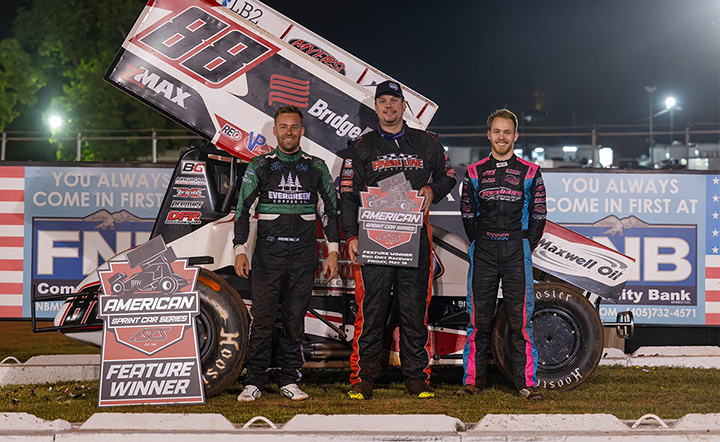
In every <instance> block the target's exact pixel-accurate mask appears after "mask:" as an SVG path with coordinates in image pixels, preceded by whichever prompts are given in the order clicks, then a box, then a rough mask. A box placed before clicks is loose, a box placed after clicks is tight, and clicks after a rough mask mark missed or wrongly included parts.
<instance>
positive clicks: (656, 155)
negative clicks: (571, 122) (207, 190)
mask: <svg viewBox="0 0 720 442" xmlns="http://www.w3.org/2000/svg"><path fill="white" fill-rule="evenodd" d="M430 129H431V130H433V131H435V132H437V133H438V134H439V136H440V137H441V139H442V140H443V142H444V144H445V145H446V146H450V151H451V155H450V157H451V159H452V160H453V162H454V163H456V164H469V163H470V162H473V161H475V160H477V158H479V157H482V156H485V155H487V153H488V152H489V151H490V144H489V141H488V140H487V138H486V131H487V127H486V126H434V127H430ZM519 133H520V137H519V139H518V142H517V143H516V147H520V148H522V149H523V150H524V152H525V156H527V157H528V158H532V151H533V149H535V148H536V147H537V146H543V148H544V149H545V151H546V154H545V157H546V158H565V159H568V158H567V157H568V155H567V154H566V152H563V147H566V146H568V145H572V146H579V148H578V151H577V152H575V155H571V156H570V157H571V158H570V160H571V161H578V160H579V158H580V157H581V156H583V157H584V158H586V159H588V160H590V161H589V164H591V165H592V166H593V167H596V166H597V165H598V164H599V155H598V153H599V151H600V149H602V148H603V147H604V146H608V145H610V144H612V145H618V146H620V147H618V148H617V149H618V151H619V153H620V151H621V150H622V149H623V147H622V146H628V145H632V146H634V148H635V150H636V151H637V148H638V147H640V148H641V149H642V150H643V151H644V152H647V154H646V156H647V157H648V159H647V162H648V163H649V164H657V163H658V162H661V161H663V160H666V159H668V158H670V156H672V157H674V158H677V157H680V158H682V159H684V161H685V162H686V163H688V162H690V160H691V159H702V158H707V159H709V160H710V162H709V164H710V166H709V167H710V168H711V169H713V168H720V123H693V124H688V125H687V126H685V127H683V128H679V129H678V130H673V128H671V127H669V126H656V129H655V130H654V131H653V132H650V131H649V130H648V127H647V126H639V125H600V124H593V125H585V126H555V127H539V126H530V125H521V126H520V128H519ZM651 134H652V138H653V143H652V146H651V145H650V143H649V139H650V137H651ZM676 138H677V139H676ZM663 139H665V140H667V141H668V142H667V143H660V142H658V140H663ZM51 140H52V141H51ZM117 140H147V141H148V149H147V151H146V152H147V153H141V154H139V155H138V157H142V159H143V160H149V161H151V162H153V163H155V162H157V161H158V141H159V140H187V141H188V142H198V141H200V140H202V138H201V137H199V136H197V135H195V134H192V133H190V132H188V131H183V130H171V129H166V130H155V129H144V130H114V131H99V130H92V131H91V130H87V131H77V132H76V133H75V135H74V136H69V135H66V136H58V137H55V136H51V135H49V134H48V133H47V132H11V131H8V132H2V145H1V149H0V161H5V160H6V151H7V149H8V146H9V145H11V144H12V145H19V144H21V143H25V142H42V141H45V142H47V143H48V145H49V146H53V145H54V144H53V142H55V141H74V142H75V144H76V148H77V155H76V158H75V160H76V161H80V160H81V158H82V147H83V143H84V142H92V141H117ZM673 141H674V142H673ZM90 148H91V149H92V145H90ZM620 156H623V155H622V154H621V155H616V157H620ZM27 159H30V158H24V160H27Z"/></svg>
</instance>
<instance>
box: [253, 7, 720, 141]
mask: <svg viewBox="0 0 720 442" xmlns="http://www.w3.org/2000/svg"><path fill="white" fill-rule="evenodd" d="M267 4H268V5H270V6H272V7H273V8H275V9H277V10H278V11H279V12H281V13H283V14H285V15H287V16H288V17H290V18H292V19H294V20H295V21H297V22H298V23H300V24H302V25H304V26H305V27H307V28H309V29H311V30H313V31H314V32H316V33H318V34H319V35H321V36H323V37H325V38H327V39H328V40H330V41H332V42H334V43H335V44H337V45H338V46H340V47H342V48H344V49H346V50H347V51H349V52H351V53H352V54H354V55H356V56H357V57H359V58H361V59H363V60H365V61H366V62H368V63H370V64H371V65H374V66H375V67H377V68H378V69H380V70H382V71H384V72H385V73H387V74H389V75H391V76H393V77H395V78H397V79H398V80H400V81H402V82H403V83H405V84H407V85H408V86H410V87H412V88H413V89H415V90H416V91H418V92H420V93H421V94H423V95H425V96H427V97H428V98H430V99H432V100H434V101H435V102H436V103H438V105H439V106H440V109H439V110H438V113H437V114H436V116H435V118H434V120H433V125H474V124H478V123H480V122H481V120H483V119H484V118H485V117H486V116H487V114H488V113H489V112H490V111H491V110H492V109H495V108H497V107H500V106H504V105H509V106H511V108H512V109H513V110H516V111H518V112H519V111H521V110H523V109H521V108H520V107H522V106H527V107H532V106H533V105H534V104H535V99H534V98H533V93H534V92H535V91H540V92H542V94H544V97H545V110H546V111H547V112H548V113H549V114H548V115H547V120H548V123H554V124H571V123H572V122H573V111H574V112H575V121H576V122H577V124H590V123H598V124H611V123H612V124H615V123H637V124H647V119H648V94H647V92H646V91H645V86H647V85H655V86H656V87H657V92H656V93H655V98H656V101H657V106H658V110H659V109H660V108H661V107H662V103H663V102H664V100H665V98H666V97H667V96H668V95H674V96H676V97H677V99H678V105H679V106H681V107H682V108H683V109H682V110H681V111H676V112H675V121H676V127H681V126H684V124H685V123H686V122H688V121H692V122H718V120H720V26H719V22H720V0H603V1H587V0H579V1H557V0H545V1H537V0H534V1H524V0H521V1H476V2H465V1H464V2H458V1H455V2H409V1H396V2H382V3H380V2H373V1H370V2H339V1H314V2H299V1H282V0H268V1H267ZM308 5H312V6H308ZM659 118H662V117H659ZM665 118H668V117H667V116H665ZM662 122H663V121H658V123H662ZM666 124H667V122H666Z"/></svg>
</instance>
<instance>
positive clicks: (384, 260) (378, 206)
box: [357, 173, 425, 267]
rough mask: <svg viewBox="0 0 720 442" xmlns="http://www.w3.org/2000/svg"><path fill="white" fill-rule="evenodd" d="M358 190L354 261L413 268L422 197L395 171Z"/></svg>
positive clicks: (414, 265)
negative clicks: (358, 200)
mask: <svg viewBox="0 0 720 442" xmlns="http://www.w3.org/2000/svg"><path fill="white" fill-rule="evenodd" d="M378 185H379V187H368V188H367V191H366V192H360V197H361V199H362V207H360V211H359V213H358V221H359V222H360V231H359V232H358V248H359V249H360V253H359V255H358V258H357V260H358V262H360V263H363V264H380V265H389V266H399V267H417V265H418V253H419V250H420V236H419V235H418V232H420V230H421V229H422V225H423V213H422V210H421V209H422V205H423V202H424V201H425V198H424V197H422V196H419V195H418V193H417V190H413V189H412V187H410V183H409V182H408V181H407V180H406V179H405V175H404V174H402V173H399V174H397V175H393V176H391V177H390V178H386V179H384V180H381V181H378Z"/></svg>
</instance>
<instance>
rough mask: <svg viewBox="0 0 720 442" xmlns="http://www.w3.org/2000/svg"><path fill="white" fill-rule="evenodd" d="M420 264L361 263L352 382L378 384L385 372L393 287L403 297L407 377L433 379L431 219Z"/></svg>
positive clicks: (402, 342)
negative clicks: (382, 367)
mask: <svg viewBox="0 0 720 442" xmlns="http://www.w3.org/2000/svg"><path fill="white" fill-rule="evenodd" d="M420 235H421V236H420V254H419V257H418V267H417V268H412V267H391V266H380V265H370V264H366V265H362V266H357V267H356V270H355V301H356V303H357V307H358V312H357V316H356V318H355V336H354V339H353V353H352V356H351V358H350V365H351V369H352V373H351V374H350V383H351V384H353V385H354V384H356V383H357V382H360V381H363V382H367V383H369V384H370V385H374V383H375V380H376V379H377V378H378V377H379V376H380V365H381V358H382V352H383V336H384V335H385V331H386V330H385V328H386V326H387V322H388V316H389V315H390V311H391V307H392V299H391V293H394V295H395V296H397V297H398V299H397V302H398V307H399V308H398V322H399V325H400V364H401V371H402V374H403V376H404V377H405V378H406V379H421V380H423V381H425V382H427V383H429V382H430V360H431V357H432V355H431V354H430V334H429V331H428V327H427V312H428V305H429V304H430V297H431V295H432V279H431V278H432V265H433V262H432V256H431V252H430V250H431V246H430V237H429V235H428V229H427V225H424V226H423V228H422V231H421V233H420Z"/></svg>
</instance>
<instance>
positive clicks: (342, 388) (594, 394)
mask: <svg viewBox="0 0 720 442" xmlns="http://www.w3.org/2000/svg"><path fill="white" fill-rule="evenodd" d="M8 324H14V325H12V326H8ZM16 324H24V327H26V328H27V329H28V330H29V328H30V327H29V323H4V322H0V333H3V342H2V344H1V346H0V359H2V358H4V357H5V356H7V355H8V353H7V351H8V350H7V349H8V348H10V349H16V350H17V351H20V350H22V343H23V342H24V344H25V345H26V346H27V345H28V344H32V343H33V342H35V341H36V337H39V340H41V341H42V340H45V339H52V340H57V342H56V341H53V343H52V344H50V343H43V344H42V345H40V346H39V347H37V348H42V349H44V348H49V349H52V351H51V353H52V354H58V353H59V352H64V353H88V352H90V351H92V350H97V349H93V348H92V347H88V346H85V345H82V344H74V342H72V341H71V342H72V343H67V344H65V343H63V341H62V339H67V338H64V337H61V338H62V339H59V338H58V336H60V335H59V334H58V333H51V334H35V335H31V336H30V337H27V336H25V339H20V341H21V342H20V343H14V344H13V340H14V339H18V338H19V337H21V336H22V330H20V331H17V330H16V332H15V333H8V334H9V335H10V338H9V339H8V336H7V335H6V334H5V331H9V329H13V330H15V329H17V328H18V326H17V325H16ZM53 335H57V336H53ZM12 336H15V338H13V337H12ZM73 344H74V346H73ZM18 349H20V350H18ZM32 352H33V350H27V349H25V350H22V353H19V354H22V355H25V356H27V355H28V354H29V353H32ZM35 354H45V353H35ZM47 354H49V353H47ZM28 357H29V356H28ZM348 378H349V371H348V370H346V369H345V370H306V371H305V381H304V384H303V389H304V390H305V391H307V392H308V394H310V399H309V400H307V401H303V402H298V403H295V402H291V401H288V400H286V399H283V398H281V397H280V396H279V394H278V389H277V386H275V385H273V384H271V386H270V388H269V391H266V392H264V393H263V396H262V398H260V399H259V400H257V401H255V402H252V403H239V402H237V401H236V400H235V398H236V396H237V395H238V394H239V393H240V391H241V390H242V385H241V384H240V383H239V382H238V383H236V384H235V385H233V386H232V387H231V388H230V389H228V390H227V391H226V392H224V393H223V394H221V395H219V396H216V397H214V398H210V399H208V401H207V404H206V405H203V406H199V405H193V406H181V405H166V406H129V407H108V408H102V409H98V408H97V398H98V382H97V381H92V382H65V383H60V384H54V385H49V384H45V385H24V386H7V387H1V388H0V412H27V413H30V414H34V415H36V416H38V417H40V418H42V419H48V420H54V419H64V420H67V421H70V422H81V421H85V420H87V419H88V418H89V417H90V416H91V415H92V414H94V413H97V412H106V411H107V412H134V413H219V414H222V415H224V416H225V417H227V418H228V419H229V420H230V421H232V422H236V423H242V422H247V421H248V420H250V419H251V418H252V417H254V416H265V417H267V418H268V419H270V420H271V421H273V422H275V423H283V422H287V421H288V420H289V419H290V418H292V417H293V416H295V415H296V414H445V415H448V416H452V417H456V418H458V419H460V420H462V421H464V422H477V421H479V420H480V419H481V418H482V417H483V416H485V415H486V414H489V413H505V414H513V413H518V414H535V413H563V414H578V413H609V414H613V415H615V416H617V417H618V418H620V419H638V418H639V417H640V416H642V415H644V414H647V413H653V414H656V415H658V416H660V417H661V418H663V419H678V418H680V417H682V416H683V415H685V414H688V413H719V412H720V370H718V369H688V368H670V367H658V368H643V367H604V366H601V367H598V368H597V370H596V371H595V373H594V374H593V375H592V376H591V377H590V378H589V379H588V380H587V381H586V382H585V383H584V384H582V385H581V386H580V387H579V388H577V389H575V390H572V391H568V392H553V391H548V392H545V398H546V399H545V400H544V401H541V402H533V401H528V400H526V399H523V398H520V397H518V396H516V395H515V392H514V390H513V389H512V386H511V385H510V384H508V383H507V381H505V379H504V378H503V377H502V376H501V375H500V374H499V373H498V372H497V370H495V369H494V367H491V370H490V376H489V381H490V383H491V387H490V388H489V389H488V390H486V391H485V392H484V393H483V394H482V395H479V396H474V397H463V398H458V397H456V396H455V395H454V392H455V391H456V390H457V389H458V388H459V386H460V385H459V384H460V381H461V378H462V369H460V368H458V367H436V368H433V377H432V385H433V386H434V388H435V389H436V391H437V397H435V398H434V399H417V398H413V397H410V396H409V395H408V394H407V391H406V389H405V387H404V385H403V383H402V376H401V375H400V372H399V370H398V369H396V368H389V369H386V370H385V371H384V372H383V377H382V382H381V383H379V384H378V385H377V386H376V389H375V397H374V398H373V399H371V400H368V401H351V400H349V399H348V398H347V396H346V394H347V391H348V390H349V388H350V384H349V382H348Z"/></svg>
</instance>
